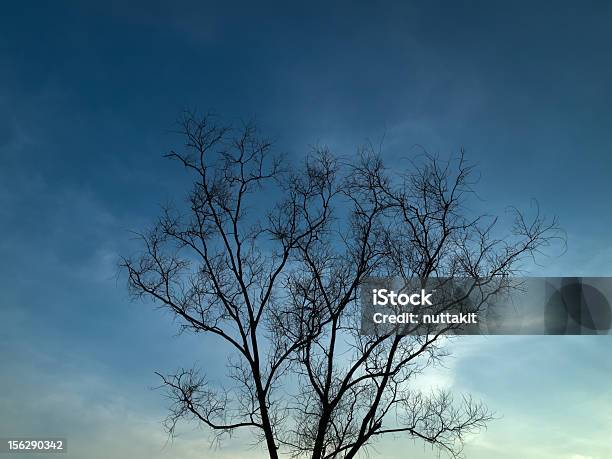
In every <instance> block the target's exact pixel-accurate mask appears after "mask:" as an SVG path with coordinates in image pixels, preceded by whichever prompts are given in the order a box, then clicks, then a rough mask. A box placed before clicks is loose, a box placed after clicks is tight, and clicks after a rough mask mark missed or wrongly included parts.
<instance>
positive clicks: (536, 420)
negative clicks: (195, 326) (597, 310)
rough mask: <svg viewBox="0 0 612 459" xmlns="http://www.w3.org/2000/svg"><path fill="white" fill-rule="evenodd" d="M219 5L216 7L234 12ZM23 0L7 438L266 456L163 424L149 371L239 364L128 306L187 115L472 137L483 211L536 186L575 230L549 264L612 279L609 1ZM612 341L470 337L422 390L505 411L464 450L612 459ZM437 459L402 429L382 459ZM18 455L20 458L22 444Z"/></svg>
mask: <svg viewBox="0 0 612 459" xmlns="http://www.w3.org/2000/svg"><path fill="white" fill-rule="evenodd" d="M221 3H222V4H221ZM330 3H331V2H308V3H302V4H291V5H290V4H289V3H280V2H279V3H273V2H272V3H267V4H266V5H265V6H263V5H255V4H254V3H252V2H244V3H236V2H218V3H217V4H214V3H205V2H193V3H189V2H165V3H156V2H142V3H136V2H98V3H94V2H39V3H38V2H19V3H18V2H13V3H12V4H7V5H4V6H3V11H2V14H1V15H0V260H1V262H0V312H1V314H2V320H1V321H0V362H1V367H0V437H7V436H19V435H22V436H23V435H58V436H65V437H68V441H69V453H68V454H67V456H66V457H68V458H70V457H74V458H92V459H97V458H100V459H101V458H108V457H114V458H117V459H124V458H125V459H127V458H133V459H141V458H142V459H144V458H155V459H158V458H159V459H162V458H177V459H191V458H194V459H195V458H201V457H207V458H212V459H230V458H238V457H241V458H242V457H247V458H248V457H252V458H259V457H263V456H262V453H261V451H260V450H258V449H257V448H247V446H245V445H247V443H248V439H244V438H241V437H236V438H233V439H232V440H231V441H228V442H226V443H225V444H224V446H223V448H220V449H210V448H209V444H210V443H209V441H208V440H207V438H206V434H205V433H204V432H201V431H199V430H197V429H194V428H193V427H192V426H188V425H187V426H183V427H182V429H181V435H180V436H179V438H177V439H176V440H174V442H170V443H168V442H167V436H166V434H165V433H164V432H163V430H162V427H161V421H162V420H163V418H164V416H165V407H166V401H165V400H164V399H163V397H162V394H161V393H160V392H158V391H155V390H152V388H153V387H154V386H156V385H157V384H158V380H157V379H156V376H155V374H154V371H156V370H161V371H171V370H173V369H175V368H177V367H179V366H181V365H190V364H191V363H193V362H194V361H195V362H198V363H199V364H200V365H202V366H203V367H204V368H206V370H207V372H208V373H210V374H212V375H215V374H221V373H222V371H223V370H224V362H223V361H222V359H219V358H218V357H215V355H214V353H213V352H212V349H214V347H213V346H214V343H213V342H212V341H211V340H208V339H206V338H204V339H202V338H201V337H197V339H196V337H193V336H188V335H180V336H177V330H176V327H175V326H174V325H173V324H172V321H171V318H170V317H169V316H168V315H167V314H164V313H163V312H161V311H159V310H156V309H155V308H154V307H153V306H152V305H151V304H148V303H146V302H132V301H130V299H129V297H128V294H127V289H126V279H125V276H124V274H122V273H120V272H118V270H117V262H118V259H119V256H120V255H124V254H126V253H127V254H129V253H131V251H133V250H134V247H135V245H134V244H135V242H134V240H133V237H132V234H131V233H130V231H131V230H140V229H143V228H144V227H146V226H147V225H148V224H149V223H150V222H152V221H153V219H154V218H155V216H156V215H157V214H158V211H159V205H160V204H162V203H164V202H167V201H168V200H171V199H177V198H178V199H180V198H181V196H182V194H183V192H184V190H185V188H186V186H185V185H186V182H185V176H184V175H183V174H182V171H181V169H180V168H178V167H171V166H172V165H171V164H169V163H168V161H167V160H165V159H164V158H163V157H162V156H163V154H165V153H167V152H168V151H169V150H170V149H171V148H172V147H173V146H176V145H177V144H179V143H180V140H181V139H180V138H177V136H176V135H174V134H173V133H172V130H173V129H174V128H175V124H174V123H175V120H176V119H177V117H178V116H179V115H180V113H181V111H182V110H185V109H197V110H199V111H202V112H215V113H218V114H219V115H220V116H222V117H223V118H224V119H226V120H228V121H230V122H239V121H240V120H245V119H255V120H256V121H257V123H258V125H259V127H260V128H261V130H262V131H263V132H265V133H266V134H267V135H269V136H271V137H273V138H274V139H275V142H276V145H277V147H278V148H279V149H280V150H282V151H285V152H287V154H288V156H289V158H301V157H303V155H304V154H305V153H306V152H308V150H309V149H310V147H311V146H312V145H314V144H320V145H328V146H329V147H330V148H332V149H333V150H334V151H336V152H338V153H339V154H342V155H351V154H353V153H354V152H355V151H356V149H357V147H358V146H359V145H360V144H362V143H363V142H365V141H368V140H371V141H374V142H376V143H378V142H380V141H381V140H383V139H384V142H383V154H384V156H385V158H386V160H388V161H389V162H393V161H398V160H399V158H401V157H405V156H409V155H411V154H413V152H414V151H415V148H414V146H415V145H417V144H418V145H421V146H423V147H424V148H426V149H427V150H428V151H430V152H433V153H439V154H440V155H442V156H448V155H451V154H453V153H455V154H456V153H457V152H458V151H459V149H460V148H461V147H464V148H465V149H466V151H467V157H468V159H469V160H470V161H472V162H473V163H475V164H476V165H477V167H478V171H479V172H480V174H481V179H480V182H479V184H478V188H477V191H478V193H479V196H480V197H481V200H480V201H479V202H480V204H479V205H481V206H482V207H483V209H486V210H487V211H488V212H491V213H500V212H502V213H503V211H504V209H505V208H506V207H507V206H508V205H516V206H518V207H522V208H525V207H528V206H529V205H530V202H531V200H532V199H533V198H536V199H537V200H538V202H539V204H540V207H541V209H542V210H543V211H544V212H545V213H546V214H548V215H556V216H558V218H559V220H560V223H561V226H562V227H563V228H564V229H565V230H566V232H567V237H568V241H567V243H568V247H567V251H566V253H565V254H564V255H562V256H551V257H547V258H545V259H543V260H541V263H540V264H541V266H538V267H534V268H533V273H534V274H540V275H548V276H563V275H566V276H612V236H611V235H610V230H609V229H610V227H611V226H612V212H610V202H611V201H612V199H611V197H612V195H611V193H610V191H609V188H608V187H609V182H610V177H611V176H612V129H610V126H612V108H611V107H612V85H611V84H610V81H612V60H611V59H610V55H612V28H610V23H612V5H611V4H610V3H606V2H580V3H577V2H555V3H554V5H553V4H552V3H548V4H546V3H545V2H453V3H451V2H435V1H433V2H421V3H416V2H395V3H393V2H387V3H382V2H334V3H333V4H330ZM611 347H612V341H611V340H610V338H609V337H597V336H595V337H593V336H591V337H500V336H496V337H479V338H469V339H467V338H466V339H464V340H460V341H459V342H457V344H456V347H455V351H454V355H453V356H452V357H451V358H450V359H449V360H448V361H447V362H446V367H445V368H438V369H434V371H432V372H431V374H429V375H427V377H426V378H427V379H426V380H425V381H422V382H421V383H420V384H423V385H424V386H427V387H429V386H441V387H448V388H451V389H453V390H455V391H457V392H469V393H471V394H473V395H474V396H475V397H477V398H480V399H482V400H484V401H485V402H486V403H487V404H488V405H489V407H490V408H491V409H493V410H494V411H495V412H496V413H498V414H499V417H498V419H497V420H496V421H494V422H492V423H491V425H490V426H489V429H488V430H487V431H486V432H483V433H481V434H480V435H478V436H475V437H474V438H470V439H469V442H468V444H467V446H466V454H467V457H468V458H473V459H485V458H492V457H494V458H502V459H504V458H516V457H521V458H524V459H548V458H551V459H552V458H555V459H559V458H560V459H604V458H609V457H612V446H611V445H610V444H609V441H608V440H609V438H610V434H612V415H611V414H610V409H609V407H610V405H611V404H612V383H611V382H610V381H612V360H611V359H610V358H609V352H608V351H609V349H610V348H611ZM406 454H410V457H412V458H416V459H426V458H430V457H435V455H434V453H432V451H431V450H430V449H428V448H427V447H423V445H422V444H420V443H414V442H412V441H410V440H406V439H398V440H397V441H396V442H389V443H385V444H384V445H379V446H378V447H377V449H376V450H374V451H373V452H372V455H373V457H380V458H382V457H385V458H392V459H393V458H400V457H406ZM7 457H8V456H7Z"/></svg>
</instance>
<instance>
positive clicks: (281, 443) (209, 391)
mask: <svg viewBox="0 0 612 459" xmlns="http://www.w3.org/2000/svg"><path fill="white" fill-rule="evenodd" d="M180 127H181V130H180V132H181V134H182V135H183V136H184V139H185V145H184V148H183V149H182V150H181V151H173V152H171V153H170V154H169V155H167V156H168V157H169V158H172V159H175V160H177V161H178V162H179V163H180V164H182V165H183V166H184V167H185V168H186V169H187V171H189V172H190V173H191V177H192V179H193V186H192V188H191V190H190V192H189V194H188V201H187V202H188V205H187V206H185V208H184V209H181V208H180V207H181V206H178V207H179V208H178V209H177V208H169V207H168V208H165V209H164V210H163V214H162V215H161V217H160V218H159V220H158V221H157V223H156V224H155V225H154V226H153V227H152V228H151V229H150V230H149V231H147V232H146V233H144V234H141V235H140V238H141V239H142V246H143V250H142V252H141V253H140V254H139V255H138V256H135V257H126V258H124V260H123V265H124V267H125V268H126V269H127V272H128V275H129V281H128V282H129V288H130V290H131V292H132V293H133V294H134V295H135V296H139V297H147V298H152V299H154V300H155V301H156V302H158V303H159V304H160V305H162V306H163V307H165V308H167V309H168V310H170V311H171V312H172V313H173V314H174V315H175V316H176V318H177V319H178V322H179V323H180V326H181V328H182V329H183V330H188V331H192V332H194V333H208V334H211V335H215V336H216V337H217V338H218V340H219V342H220V343H224V344H225V345H226V351H223V352H226V354H227V355H228V356H229V357H228V368H229V372H228V375H227V379H225V380H224V384H223V385H222V386H218V385H215V384H214V383H213V382H211V381H209V380H207V379H206V377H205V376H204V375H203V374H202V373H201V372H200V371H199V370H198V369H180V370H179V371H177V372H175V373H174V374H169V375H166V374H161V373H158V374H159V376H160V378H161V379H162V381H163V387H165V388H166V389H167V391H168V395H169V396H170V398H171V400H172V405H171V407H170V413H169V416H168V418H167V420H166V427H167V428H168V430H169V432H170V433H171V434H172V433H173V432H174V429H175V427H176V424H177V422H178V421H179V420H181V419H186V420H195V421H197V422H200V423H202V424H204V425H206V426H208V427H209V428H211V429H212V430H214V431H215V432H216V434H218V435H222V434H227V433H231V432H232V431H234V430H235V429H248V430H249V431H251V432H252V433H253V434H254V435H255V438H257V440H258V441H262V442H264V443H265V447H266V449H267V452H268V454H269V457H270V458H272V459H276V458H278V457H279V456H280V455H283V454H288V455H291V456H293V457H296V458H297V457H311V458H313V459H333V458H346V459H348V458H353V457H355V456H356V455H357V453H359V452H360V451H363V450H364V449H365V450H366V451H367V447H368V446H369V445H372V444H373V443H374V442H375V441H376V440H377V439H379V438H381V437H382V436H385V435H388V436H391V437H394V436H397V435H402V434H403V435H408V436H410V437H413V438H415V439H422V440H424V441H426V442H429V443H431V444H432V445H434V446H435V447H438V448H440V449H441V450H442V451H445V452H447V453H448V454H449V455H450V456H452V457H458V456H460V455H461V452H462V446H463V439H464V436H465V435H466V434H468V433H471V432H476V431H478V430H479V429H481V428H482V427H484V426H485V424H486V423H487V421H489V420H490V419H491V413H490V412H489V411H488V409H487V408H486V407H485V406H484V405H483V404H481V403H479V402H476V401H474V400H473V399H472V398H470V397H469V396H465V395H464V396H461V397H458V399H455V398H454V397H453V396H452V395H451V394H450V393H448V392H445V391H437V392H432V393H423V392H420V391H417V390H415V389H414V388H413V387H411V386H413V385H412V384H411V381H412V380H413V379H414V378H415V377H416V376H417V375H418V374H420V373H421V372H423V371H424V370H425V369H426V368H427V367H429V366H430V365H432V364H433V363H435V362H436V361H437V360H438V359H441V358H443V357H444V356H445V355H446V354H447V346H445V338H444V333H445V332H446V331H448V329H449V328H450V327H453V325H449V326H448V327H446V328H444V329H440V330H436V331H435V332H431V331H430V332H428V333H417V334H404V333H392V332H387V333H368V334H362V333H360V326H359V317H360V313H359V304H358V293H359V289H360V287H361V286H362V285H363V283H364V282H365V280H366V279H367V278H368V277H372V276H393V277H399V278H402V279H405V280H407V281H409V280H412V279H429V278H433V277H448V278H452V277H457V276H461V277H467V278H471V279H474V280H475V283H478V284H479V285H481V284H486V283H489V284H491V283H493V282H495V284H494V285H495V287H494V289H493V290H495V291H501V290H504V289H510V288H512V285H511V283H510V282H507V280H508V279H509V277H510V276H511V275H512V274H515V273H516V272H517V269H518V268H519V266H520V263H521V261H522V260H523V259H524V258H525V257H532V256H534V255H535V254H537V253H538V252H539V251H540V250H541V249H542V248H543V247H545V246H547V245H548V244H549V243H550V241H551V239H552V238H554V237H556V236H557V226H556V222H555V221H554V220H553V221H548V220H546V219H544V218H542V217H541V216H540V215H539V214H538V215H536V216H535V217H533V219H530V220H527V218H526V217H524V215H523V214H521V213H520V212H518V211H516V210H515V211H514V214H515V215H514V217H515V218H514V226H513V227H512V229H511V231H510V232H509V233H508V234H507V235H505V236H504V237H503V238H502V237H500V236H499V235H498V236H496V234H497V232H498V230H497V229H496V228H497V227H496V225H495V223H496V220H495V219H494V218H490V217H487V216H484V215H480V216H473V215H471V213H472V212H471V211H470V210H469V209H468V208H467V207H466V204H467V203H468V202H469V199H470V197H471V196H472V195H473V191H472V185H473V184H474V181H473V168H472V167H471V166H469V165H468V164H467V163H466V161H465V159H464V156H463V153H462V154H461V155H460V156H459V157H458V158H456V160H453V161H449V162H442V161H440V160H439V159H438V158H436V157H434V156H430V155H423V156H422V157H421V158H420V159H419V160H418V161H415V162H412V161H406V162H405V163H404V164H403V166H402V165H399V164H394V168H393V169H392V170H391V169H389V168H387V167H386V166H385V164H384V163H383V160H382V158H381V157H380V155H378V154H377V153H376V152H375V151H374V149H373V148H372V147H364V148H362V149H361V150H360V151H359V152H358V154H357V155H356V156H355V158H354V159H352V160H342V159H340V158H338V157H335V156H334V155H333V154H332V153H331V152H330V151H329V150H328V149H325V148H316V149H314V151H313V152H312V153H311V154H309V155H308V156H307V157H306V158H305V159H304V161H302V163H301V164H299V165H298V166H295V167H291V164H290V163H288V161H286V159H283V158H282V157H281V156H277V155H274V154H273V146H272V143H271V142H269V141H267V140H266V139H264V138H263V137H261V136H260V135H259V133H258V131H257V130H256V128H255V127H254V126H253V125H252V124H247V125H244V126H242V127H241V128H240V129H233V128H230V127H226V126H223V125H221V124H218V122H217V120H216V118H214V117H211V116H206V117H203V118H198V117H197V116H195V115H192V114H186V115H185V117H184V118H183V119H182V120H181V122H180ZM401 167H404V169H401ZM476 281H477V282H476ZM482 304H484V301H483V303H482ZM478 306H480V305H478ZM220 355H225V354H224V353H220Z"/></svg>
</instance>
